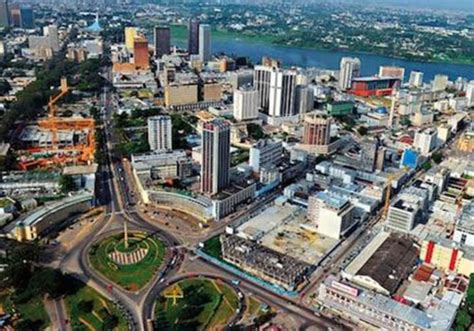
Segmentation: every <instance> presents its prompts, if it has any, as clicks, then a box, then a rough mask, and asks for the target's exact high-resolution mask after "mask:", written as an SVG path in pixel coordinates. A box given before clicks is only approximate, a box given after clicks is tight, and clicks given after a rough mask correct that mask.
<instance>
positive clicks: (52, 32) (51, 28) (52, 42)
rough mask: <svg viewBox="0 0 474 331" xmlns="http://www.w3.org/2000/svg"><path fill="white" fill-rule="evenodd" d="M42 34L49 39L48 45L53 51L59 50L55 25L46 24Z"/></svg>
mask: <svg viewBox="0 0 474 331" xmlns="http://www.w3.org/2000/svg"><path fill="white" fill-rule="evenodd" d="M43 35H44V36H47V37H48V39H49V46H50V47H51V49H52V50H53V51H54V52H58V51H59V47H60V45H59V33H58V26H57V25H54V24H52V25H48V26H45V27H43Z"/></svg>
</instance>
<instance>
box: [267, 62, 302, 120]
mask: <svg viewBox="0 0 474 331" xmlns="http://www.w3.org/2000/svg"><path fill="white" fill-rule="evenodd" d="M296 77H297V72H296V71H294V70H283V69H278V68H274V69H273V71H272V73H271V76H270V101H269V105H268V106H269V108H268V115H269V116H270V117H291V116H293V115H296V114H297V112H296V111H297V110H296V109H295V98H296Z"/></svg>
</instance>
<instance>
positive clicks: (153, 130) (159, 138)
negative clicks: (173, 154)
mask: <svg viewBox="0 0 474 331" xmlns="http://www.w3.org/2000/svg"><path fill="white" fill-rule="evenodd" d="M148 144H149V145H150V149H151V150H152V151H160V152H162V151H169V150H172V149H173V142H172V124H171V117H170V116H164V115H163V116H152V117H148Z"/></svg>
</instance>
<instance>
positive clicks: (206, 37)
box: [199, 24, 211, 62]
mask: <svg viewBox="0 0 474 331" xmlns="http://www.w3.org/2000/svg"><path fill="white" fill-rule="evenodd" d="M199 59H200V60H201V61H202V62H208V61H209V60H210V59H211V26H210V25H209V24H201V25H200V26H199Z"/></svg>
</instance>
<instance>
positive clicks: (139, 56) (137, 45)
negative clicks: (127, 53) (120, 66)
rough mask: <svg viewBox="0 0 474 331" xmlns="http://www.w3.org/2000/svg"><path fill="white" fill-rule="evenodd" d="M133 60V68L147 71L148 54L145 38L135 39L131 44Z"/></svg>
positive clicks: (148, 65)
mask: <svg viewBox="0 0 474 331" xmlns="http://www.w3.org/2000/svg"><path fill="white" fill-rule="evenodd" d="M133 58H134V63H135V68H137V69H148V68H149V67H150V54H149V52H148V40H146V38H145V37H142V36H138V37H135V39H134V42H133Z"/></svg>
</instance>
